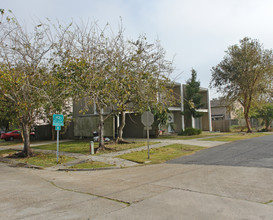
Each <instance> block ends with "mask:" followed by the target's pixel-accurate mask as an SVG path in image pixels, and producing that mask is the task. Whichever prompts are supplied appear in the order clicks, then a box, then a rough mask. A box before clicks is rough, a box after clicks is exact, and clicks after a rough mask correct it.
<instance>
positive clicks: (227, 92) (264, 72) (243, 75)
mask: <svg viewBox="0 0 273 220" xmlns="http://www.w3.org/2000/svg"><path fill="white" fill-rule="evenodd" d="M272 73H273V56H272V50H266V49H264V48H263V47H262V45H261V44H260V43H259V42H258V41H257V40H252V39H250V38H244V39H242V40H240V44H239V45H237V44H236V45H233V46H231V47H229V48H228V50H227V51H226V56H225V57H224V59H223V60H222V61H221V62H220V63H219V64H218V65H217V66H215V67H213V68H212V80H211V84H210V85H211V86H212V87H215V88H217V91H218V92H221V93H222V94H223V96H224V97H225V99H226V100H229V102H230V103H232V102H234V101H236V100H237V101H239V102H240V103H241V105H242V106H243V108H244V118H245V121H246V125H247V129H248V132H252V130H251V125H250V120H249V113H250V109H251V106H252V105H253V103H254V102H255V101H256V100H258V99H259V97H260V96H261V95H263V94H272V75H273V74H272Z"/></svg>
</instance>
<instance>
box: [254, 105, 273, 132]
mask: <svg viewBox="0 0 273 220" xmlns="http://www.w3.org/2000/svg"><path fill="white" fill-rule="evenodd" d="M256 117H258V118H261V119H262V120H263V124H264V125H265V129H266V130H267V131H269V130H270V125H271V123H272V121H273V104H272V103H268V104H265V105H264V106H262V107H261V108H260V109H258V110H257V115H256Z"/></svg>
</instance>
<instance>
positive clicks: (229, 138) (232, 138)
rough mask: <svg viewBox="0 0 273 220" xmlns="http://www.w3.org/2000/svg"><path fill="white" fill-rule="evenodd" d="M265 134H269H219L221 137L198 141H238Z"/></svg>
mask: <svg viewBox="0 0 273 220" xmlns="http://www.w3.org/2000/svg"><path fill="white" fill-rule="evenodd" d="M265 135H269V134H266V133H242V134H238V133H236V134H232V135H228V136H221V137H213V138H206V139H202V140H200V141H224V142H231V141H239V140H245V139H250V138H254V137H262V136H265Z"/></svg>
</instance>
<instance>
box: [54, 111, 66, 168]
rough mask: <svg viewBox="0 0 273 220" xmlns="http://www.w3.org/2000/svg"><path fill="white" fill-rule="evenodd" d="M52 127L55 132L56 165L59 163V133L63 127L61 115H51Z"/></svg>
mask: <svg viewBox="0 0 273 220" xmlns="http://www.w3.org/2000/svg"><path fill="white" fill-rule="evenodd" d="M53 126H55V130H56V131H57V152H56V157H57V163H58V162H59V132H60V130H61V126H64V116H63V115H57V114H54V115H53Z"/></svg>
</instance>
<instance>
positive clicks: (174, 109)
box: [168, 107, 181, 111]
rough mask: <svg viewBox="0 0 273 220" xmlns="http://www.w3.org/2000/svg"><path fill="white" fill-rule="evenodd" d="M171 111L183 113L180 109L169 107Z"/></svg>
mask: <svg viewBox="0 0 273 220" xmlns="http://www.w3.org/2000/svg"><path fill="white" fill-rule="evenodd" d="M168 110H169V111H181V108H180V107H169V108H168Z"/></svg>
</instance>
